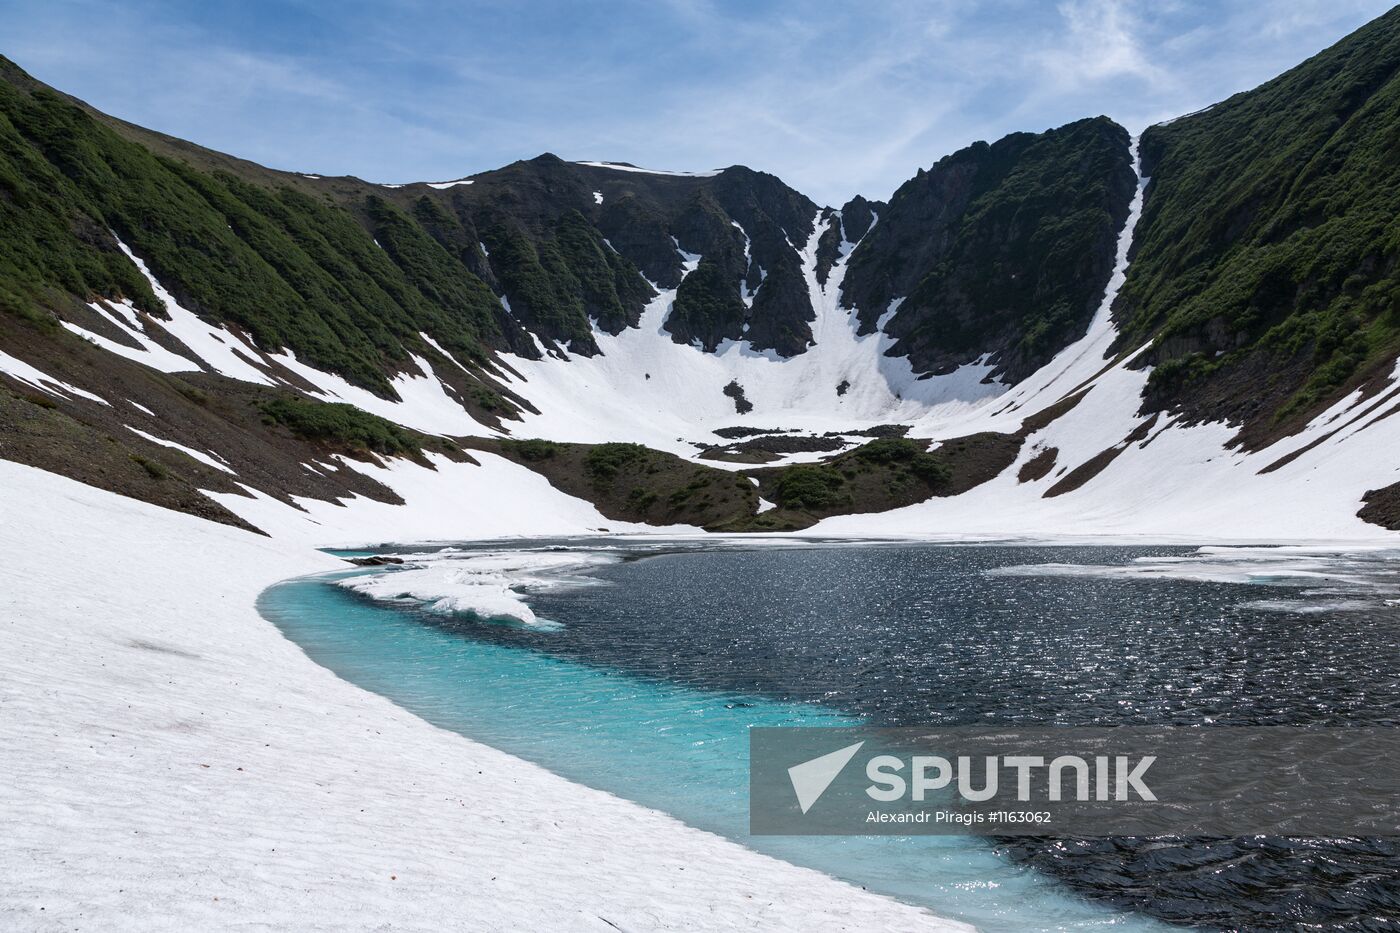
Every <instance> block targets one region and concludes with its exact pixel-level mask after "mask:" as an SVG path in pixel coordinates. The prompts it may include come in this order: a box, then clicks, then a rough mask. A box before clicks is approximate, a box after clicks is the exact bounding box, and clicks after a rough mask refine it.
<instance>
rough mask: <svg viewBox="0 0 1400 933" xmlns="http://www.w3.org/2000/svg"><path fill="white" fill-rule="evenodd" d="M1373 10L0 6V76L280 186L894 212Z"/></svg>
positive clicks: (1169, 3)
mask: <svg viewBox="0 0 1400 933" xmlns="http://www.w3.org/2000/svg"><path fill="white" fill-rule="evenodd" d="M1389 6H1390V4H1389V3H1385V2H1375V0H1277V2H1272V3H1261V2H1259V0H1140V2H1139V0H1061V2H1032V0H984V2H965V0H891V2H880V0H864V2H862V0H845V2H829V0H749V2H741V0H734V2H731V0H617V2H610V3H588V2H583V0H575V2H567V0H564V2H555V0H514V2H512V0H463V2H438V3H431V2H426V0H387V2H377V3H371V2H365V0H338V2H329V0H243V2H219V0H210V2H201V0H0V53H3V54H5V55H7V56H9V57H10V58H13V59H14V60H15V61H17V62H18V63H19V64H20V65H21V66H23V67H24V68H26V69H27V70H29V71H30V72H31V73H32V74H34V75H35V76H36V77H38V78H40V79H42V80H44V81H47V82H48V83H50V84H53V85H55V86H57V87H58V88H60V89H61V90H64V91H67V92H69V93H72V94H75V95H77V96H78V97H81V98H83V99H85V100H87V101H89V102H90V103H92V104H93V105H95V106H97V107H99V108H100V109H102V110H105V111H107V112H109V113H112V114H115V115H117V116H119V117H122V118H124V119H127V120H130V121H132V122H135V123H139V124H142V125H144V126H149V127H152V128H154V129H158V130H161V131H163V132H166V133H170V134H173V135H176V136H180V137H184V138H186V139H191V140H194V141H195V142H198V143H201V144H203V145H206V146H210V147H212V148H215V149H220V150H223V151H226V152H230V153H233V154H235V155H239V156H243V157H245V158H249V159H253V160H254V161H257V162H262V163H264V164H267V165H271V166H274V167H277V168H285V169H293V170H298V171H307V172H319V173H322V174H353V175H359V176H361V177H363V178H367V179H369V180H372V181H386V182H402V181H414V180H442V179H448V178H456V177H460V176H462V175H466V174H470V173H472V172H477V171H482V170H484V169H488V168H494V167H496V166H499V165H503V164H505V163H508V162H510V161H513V160H515V159H519V158H529V157H532V156H535V155H538V154H539V153H541V152H545V151H550V152H555V153H557V154H558V155H560V156H562V157H564V158H567V159H613V160H619V161H628V162H633V163H636V164H638V165H644V166H648V167H655V168H668V169H709V168H716V167H721V166H725V165H731V164H735V163H743V164H746V165H750V166H752V167H754V168H758V169H762V170H765V171H770V172H773V173H775V174H777V175H780V176H781V177H782V178H783V179H784V180H785V181H787V182H789V183H790V184H792V185H794V186H795V187H797V188H799V189H800V190H802V191H803V192H805V193H807V194H808V195H810V196H812V197H813V198H814V199H816V200H818V201H820V202H823V203H833V204H839V203H841V202H842V201H844V200H845V199H846V198H847V197H849V196H850V195H852V194H854V193H857V192H860V193H862V194H866V195H868V196H872V197H886V196H888V194H889V193H890V192H891V191H893V190H894V188H895V187H897V186H898V185H899V183H900V182H901V181H903V180H904V179H905V178H907V177H909V176H910V175H912V174H913V173H914V171H915V170H916V169H918V168H919V167H921V166H925V167H926V166H928V165H931V164H932V163H933V162H934V161H936V160H937V159H938V158H939V157H940V156H942V155H945V154H947V153H948V152H951V151H953V150H954V149H957V148H959V147H961V146H964V145H966V144H967V143H969V142H972V141H973V140H977V139H995V138H997V137H999V136H1001V135H1003V134H1005V133H1007V132H1011V131H1013V130H1041V129H1045V128H1047V127H1050V126H1056V125H1059V124H1061V123H1064V122H1067V121H1069V120H1073V119H1077V118H1079V117H1082V116H1091V115H1095V114H1099V113H1106V114H1108V115H1109V116H1111V117H1113V118H1114V119H1116V120H1118V121H1119V122H1120V123H1123V124H1124V125H1125V126H1127V127H1128V128H1129V129H1132V130H1134V131H1136V130H1138V129H1141V128H1142V127H1143V126H1145V125H1147V124H1148V123H1151V122H1154V121H1156V120H1160V119H1164V118H1166V117H1168V116H1173V115H1177V114H1180V113H1184V112H1189V111H1191V110H1196V109H1199V108H1201V107H1203V106H1206V105H1207V104H1210V103H1212V102H1214V101H1216V100H1219V99H1221V98H1223V97H1226V96H1228V95H1229V94H1231V93H1233V92H1235V91H1237V90H1243V89H1245V88H1249V87H1252V86H1254V85H1256V84H1258V83H1260V82H1261V81H1264V80H1267V79H1268V78H1270V77H1272V76H1273V75H1274V74H1276V73H1278V72H1279V71H1282V70H1285V69H1287V68H1288V67H1291V66H1292V65H1294V64H1296V63H1297V62H1299V61H1301V60H1302V59H1304V58H1306V57H1307V56H1309V55H1311V54H1313V53H1315V52H1317V51H1319V50H1320V49H1322V48H1325V47H1326V46H1327V45H1329V44H1331V43H1332V42H1334V41H1336V40H1337V39H1339V38H1341V37H1342V36H1343V35H1345V34H1346V33H1348V32H1350V31H1351V30H1353V29H1355V28H1356V27H1357V26H1360V25H1361V24H1362V23H1364V22H1366V21H1367V20H1369V19H1372V18H1373V17H1375V16H1378V15H1379V14H1381V13H1383V12H1384V11H1385V10H1386V9H1387V8H1389Z"/></svg>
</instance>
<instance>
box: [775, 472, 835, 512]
mask: <svg viewBox="0 0 1400 933" xmlns="http://www.w3.org/2000/svg"><path fill="white" fill-rule="evenodd" d="M844 483H845V480H844V479H843V478H842V477H841V474H840V473H837V472H836V471H835V470H830V469H826V468H824V467H816V466H795V467H791V468H789V469H788V470H786V471H784V473H783V475H782V477H781V478H780V479H779V480H778V504H779V505H781V506H783V507H784V508H789V509H818V508H822V507H824V506H828V505H834V504H835V503H837V502H839V501H841V499H842V496H841V494H840V493H839V492H838V490H839V489H840V488H841V486H842V485H843V484H844Z"/></svg>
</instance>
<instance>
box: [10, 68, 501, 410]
mask: <svg viewBox="0 0 1400 933" xmlns="http://www.w3.org/2000/svg"><path fill="white" fill-rule="evenodd" d="M0 202H3V204H4V207H5V210H3V211H0V234H3V236H4V240H5V247H6V248H5V250H4V251H3V255H2V256H0V298H3V303H4V304H5V305H6V306H7V307H9V308H10V309H12V310H20V311H23V310H24V309H25V308H30V307H33V306H34V305H35V304H48V305H50V306H53V305H55V304H59V303H60V302H59V299H58V296H59V295H61V294H68V295H72V296H75V297H76V298H78V299H81V300H88V299H90V298H93V297H98V296H103V297H108V298H121V297H125V298H130V299H131V300H132V301H133V302H134V303H135V304H136V305H137V306H138V307H140V308H142V309H143V310H146V311H148V312H150V313H152V314H155V315H157V316H161V314H162V311H163V309H162V308H161V307H160V303H159V302H158V301H157V299H156V298H155V296H154V295H153V294H152V293H151V291H150V288H149V286H148V285H147V284H146V283H145V281H144V280H143V279H142V277H141V276H140V274H139V272H138V271H137V270H136V269H135V267H134V266H133V265H132V264H131V262H130V261H129V260H128V259H127V258H126V257H125V256H124V255H123V254H122V253H121V251H120V250H119V249H118V247H117V244H116V242H115V240H114V239H113V236H112V233H115V234H116V235H117V236H120V237H121V238H122V240H123V241H125V242H126V243H127V245H128V246H129V247H130V248H131V249H132V250H133V251H134V252H135V253H136V254H137V255H138V256H140V257H141V258H142V259H144V260H145V261H146V263H147V264H148V265H149V267H150V269H151V271H152V272H153V273H154V274H155V276H156V277H157V278H158V279H160V281H161V282H162V284H164V285H165V286H166V287H167V288H169V289H170V290H171V292H172V293H173V294H174V295H175V297H176V298H177V299H178V300H179V301H180V302H181V303H182V304H184V305H186V306H187V307H189V308H190V309H191V310H193V311H195V312H196V313H198V314H201V315H203V316H206V317H208V318H211V319H213V320H216V321H222V322H228V323H231V324H235V325H237V326H239V327H241V328H243V329H244V330H246V331H247V332H248V333H249V334H250V335H251V336H252V338H253V339H254V340H255V341H256V342H257V343H258V345H259V346H261V347H263V348H265V349H268V350H276V349H281V348H288V349H290V350H292V351H293V352H295V353H296V354H297V356H298V357H299V358H301V359H303V360H305V361H306V362H308V363H310V364H312V365H314V366H317V367H320V368H323V369H327V370H330V371H332V372H336V373H339V374H341V375H343V376H345V377H346V378H347V379H349V380H350V381H352V382H355V383H356V384H358V385H361V386H364V387H366V388H369V389H371V390H373V391H376V392H378V393H380V394H382V395H385V396H390V395H392V389H391V388H390V386H389V382H388V379H387V375H386V374H387V373H388V372H392V371H393V370H394V369H396V368H399V367H401V366H404V365H405V364H407V362H408V354H409V352H411V351H413V350H419V349H421V341H420V340H419V338H418V336H417V335H418V333H419V332H420V331H422V332H426V333H428V334H429V335H430V336H432V337H433V338H434V339H436V340H438V341H439V342H441V343H442V344H443V345H444V346H447V347H449V348H452V349H454V350H458V351H461V352H462V353H463V354H464V355H465V356H466V357H467V358H468V359H471V358H477V357H480V356H481V355H482V353H483V346H484V345H499V343H500V329H499V327H497V326H496V324H495V321H494V319H493V317H492V313H491V312H490V310H489V308H488V303H487V300H486V294H488V293H489V290H487V289H485V286H484V285H481V283H480V282H479V281H475V282H474V281H472V279H473V278H474V277H473V276H471V274H470V273H469V272H467V271H466V270H465V269H462V268H460V266H459V265H458V266H457V267H456V268H454V265H456V264H455V263H454V261H453V260H452V258H451V257H450V256H449V255H448V254H446V253H445V252H442V251H441V250H438V251H437V252H434V251H432V250H431V249H429V248H428V244H427V243H426V242H423V238H416V239H415V238H413V237H412V236H411V235H410V234H409V233H407V232H406V228H405V227H404V222H406V221H407V218H406V216H404V215H399V216H398V217H395V216H393V214H392V209H391V208H389V207H388V206H387V205H385V204H384V203H382V202H380V203H371V204H369V205H368V206H367V210H368V212H369V213H370V214H371V215H373V216H374V218H375V219H376V222H377V223H379V224H380V225H381V226H382V227H383V228H384V229H385V231H386V236H388V237H389V238H390V240H391V241H392V247H393V250H394V252H393V254H392V255H391V253H390V252H389V249H387V248H386V249H381V248H380V247H378V246H376V245H375V243H374V240H373V239H372V238H371V236H370V233H369V232H368V231H367V230H366V229H365V228H364V226H362V225H361V224H360V223H359V222H358V221H357V219H356V218H355V216H354V215H353V214H351V213H350V212H349V211H347V210H345V209H344V208H343V207H340V206H337V205H336V204H334V203H332V202H330V201H329V200H325V199H320V198H316V197H312V196H310V195H307V194H304V193H302V192H300V191H298V190H295V189H294V188H291V187H281V188H270V187H265V186H263V185H259V184H252V183H250V182H248V181H245V180H242V179H240V178H238V177H236V176H234V175H232V174H229V173H225V172H204V171H200V170H197V169H195V168H193V167H191V166H190V165H189V164H187V163H185V162H181V161H177V160H174V159H169V158H164V157H161V156H158V155H155V154H154V153H152V152H151V151H150V150H148V149H147V148H145V147H143V146H141V145H138V144H136V143H133V142H131V141H129V140H127V139H125V138H123V137H122V136H121V135H119V134H118V133H117V132H115V131H114V130H113V129H111V128H110V127H108V126H107V125H105V124H103V123H101V122H99V121H98V120H96V119H95V118H94V117H93V116H91V115H90V114H89V113H88V112H86V111H85V110H83V109H82V108H81V107H79V106H78V105H76V104H74V103H72V102H70V101H68V100H67V99H65V98H63V97H62V96H61V95H58V94H56V93H54V92H52V91H49V90H47V89H45V88H42V87H30V86H28V85H27V84H26V83H25V79H23V76H22V74H21V73H19V72H18V70H17V69H15V68H14V67H13V66H12V65H10V64H9V63H8V62H3V61H0ZM396 258H399V259H401V260H402V264H396V261H395V260H396ZM449 280H456V285H457V287H456V288H448V287H447V282H448V281H449ZM420 285H421V286H422V288H421V289H420ZM425 291H426V292H427V293H428V294H427V295H425ZM69 300H71V299H69Z"/></svg>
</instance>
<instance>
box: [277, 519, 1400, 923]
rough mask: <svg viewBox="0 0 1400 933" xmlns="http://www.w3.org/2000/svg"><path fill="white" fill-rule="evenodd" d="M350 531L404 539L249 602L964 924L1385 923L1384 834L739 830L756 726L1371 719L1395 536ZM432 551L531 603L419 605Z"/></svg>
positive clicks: (1393, 863)
mask: <svg viewBox="0 0 1400 933" xmlns="http://www.w3.org/2000/svg"><path fill="white" fill-rule="evenodd" d="M375 553H381V554H397V555H400V556H402V557H404V559H405V560H406V563H405V564H404V565H403V566H402V567H387V568H372V569H355V570H351V571H346V572H343V573H339V574H332V575H323V576H319V577H310V578H303V579H299V580H293V581H289V582H287V583H283V584H280V585H278V586H275V587H273V588H271V589H269V590H268V591H266V592H265V593H264V594H263V596H262V598H261V600H260V602H259V610H260V611H261V612H262V614H263V615H264V616H265V617H266V618H268V619H269V620H271V621H272V622H273V623H274V624H276V625H277V626H278V627H279V628H280V629H281V630H282V631H283V632H284V633H285V634H286V635H287V637H288V638H290V639H291V640H292V641H294V642H295V643H297V644H298V645H300V646H301V647H302V648H303V649H304V650H305V651H306V653H307V654H308V655H309V656H310V657H311V658H312V659H313V660H315V661H316V662H317V663H319V664H321V665H323V666H325V667H327V668H329V669H330V670H332V671H334V672H335V673H336V674H338V675H339V676H341V677H342V678H344V679H346V680H348V681H350V682H352V683H355V684H357V685H359V686H361V687H363V688H365V689H368V690H371V691H373V692H376V693H379V694H381V695H383V696H386V697H388V698H389V699H391V700H393V701H394V702H396V703H398V704H399V705H400V706H402V707H404V708H405V709H408V710H410V711H411V712H413V713H415V714H417V715H419V716H421V717H422V718H424V719H426V720H428V721H429V722H432V723H434V724H436V725H439V726H442V727H444V728H448V729H452V730H454V731H457V732H459V733H461V734H463V735H465V736H468V737H470V738H472V739H475V740H478V741H481V742H484V743H486V744H488V745H491V746H494V747H496V748H500V749H502V750H504V751H507V752H510V753H513V754H515V755H518V756H520V757H522V758H525V759H528V760H530V761H534V762H537V763H539V764H541V765H543V766H544V767H546V768H548V769H550V770H552V771H554V772H556V773H558V774H560V775H562V776H564V777H566V778H569V779H571V780H574V781H577V782H579V783H582V784H586V785H589V786H593V787H597V788H600V789H603V790H606V791H609V792H612V793H615V794H617V795H619V796H622V797H626V798H629V799H631V800H635V801H637V802H639V803H641V804H644V805H646V806H650V807H654V808H656V809H659V810H663V811H665V812H668V813H671V814H673V815H674V816H676V817H677V818H679V819H681V820H683V821H685V822H686V823H689V824H691V825H693V826H696V827H699V828H701V829H706V830H710V831H713V832H716V833H719V834H722V835H725V836H728V837H730V838H733V839H736V840H738V841H740V842H742V843H743V844H745V845H747V846H749V847H751V848H754V849H757V850H759V851H762V852H766V853H769V854H772V855H775V856H777V857H779V858H783V859H785V860H787V861H790V862H794V863H797V864H801V865H807V866H810V867H813V868H817V869H819V870H822V871H825V872H827V873H829V874H831V875H834V876H836V877H839V878H843V879H846V880H848V881H851V882H853V883H856V884H859V885H862V886H864V887H866V888H868V889H870V890H874V891H879V892H882V893H886V894H889V895H891V896H893V897H896V898H899V899H901V900H904V901H908V902H911V903H915V904H920V905H924V906H927V907H928V908H929V909H930V910H932V911H933V912H934V913H936V914H939V915H941V916H947V917H954V918H957V919H961V920H965V921H968V922H970V923H973V924H975V925H977V926H978V927H980V928H983V929H988V930H1032V929H1040V930H1050V929H1090V928H1097V927H1112V928H1114V929H1130V930H1136V929H1153V928H1158V927H1161V926H1163V923H1162V921H1168V922H1171V923H1175V924H1187V925H1194V926H1201V927H1204V928H1210V929H1218V928H1259V927H1262V926H1291V925H1293V924H1297V923H1314V924H1318V925H1321V926H1322V927H1325V928H1329V927H1330V928H1342V927H1346V928H1355V927H1356V926H1358V925H1363V924H1365V923H1367V922H1368V921H1370V922H1372V923H1375V924H1376V925H1377V926H1381V925H1383V924H1384V921H1385V920H1386V919H1388V920H1389V921H1390V922H1392V923H1394V922H1396V921H1397V920H1400V844H1397V840H1374V839H1373V840H1325V841H1319V840H1286V839H1277V838H1269V837H1259V838H1251V839H1238V840H1201V839H1178V838H1169V839H1151V840H1147V839H1099V840H1077V841H1072V840H1048V839H1020V840H1014V841H1012V840H995V839H988V838H974V837H955V836H945V837H910V838H903V837H750V836H748V834H747V823H748V814H747V793H748V769H747V752H748V738H747V731H748V728H749V727H750V726H755V725H855V724H876V725H922V724H934V725H997V724H1019V725H1030V724H1035V725H1076V726H1081V725H1147V724H1163V723H1170V724H1180V725H1217V724H1218V725H1301V724H1327V725H1337V726H1350V725H1395V724H1397V721H1400V608H1397V607H1396V606H1395V605H1393V604H1392V602H1391V600H1393V599H1395V598H1396V597H1397V596H1400V583H1397V582H1396V581H1395V580H1394V577H1395V571H1394V570H1393V569H1392V568H1394V567H1396V566H1400V565H1397V564H1396V563H1395V561H1396V557H1397V555H1395V554H1393V553H1389V552H1377V551H1361V552H1340V553H1329V552H1326V551H1316V550H1302V549H1286V548H1285V549H1274V548H1205V549H1197V548H1194V547H1184V546H1165V547H1164V546H1146V545H1134V546H1121V545H1113V546H1108V545H1104V546H1084V545H1076V546H1043V545H1038V546H1030V545H1013V544H976V545H946V544H908V543H869V542H840V541H832V542H809V543H797V542H791V541H788V542H783V543H782V544H771V543H751V542H749V543H746V542H744V541H734V540H732V539H731V540H725V541H711V540H706V541H695V540H678V541H661V540H657V539H625V538H621V539H620V538H609V539H582V540H574V541H566V540H559V541H538V540H533V541H526V542H517V543H515V544H512V545H503V544H502V543H500V542H494V543H482V544H471V543H463V544H457V545H453V546H450V547H446V548H444V547H443V546H441V545H434V546H432V547H430V548H425V547H387V546H386V547H383V548H380V549H376V551H375ZM501 555H505V558H506V564H507V565H511V566H516V565H518V566H516V569H515V570H512V569H510V568H509V567H508V568H507V570H506V571H504V572H502V571H501V570H500V567H501V566H502V565H501V563H500V558H501ZM537 558H538V559H541V560H543V561H544V562H545V564H544V569H542V570H538V571H533V572H531V571H528V568H529V567H530V566H531V562H532V561H533V560H535V559H537ZM512 562H514V564H512ZM482 567H486V568H487V569H485V570H483V569H480V568H482ZM519 567H524V568H527V569H526V571H524V572H521V571H519V569H518V568H519ZM415 568H416V569H415ZM409 573H416V577H417V578H421V577H424V576H425V575H426V576H427V577H428V580H429V583H428V584H426V587H427V589H426V591H425V590H424V587H425V584H422V583H421V581H420V582H419V583H417V584H415V587H413V589H414V591H415V592H414V596H413V597H412V598H407V597H403V596H402V594H396V596H395V597H392V598H381V599H370V598H367V597H366V596H364V595H361V594H359V593H356V592H353V591H351V590H350V589H347V588H346V587H345V586H343V585H341V584H342V582H344V581H345V580H346V579H347V578H354V579H356V580H360V581H363V579H365V578H367V577H369V578H373V577H377V576H378V575H382V577H379V581H380V582H383V583H385V584H386V585H387V586H388V590H386V592H392V591H393V582H394V575H395V574H409ZM434 575H437V576H434ZM438 577H440V578H441V580H442V581H443V593H445V594H446V593H460V592H461V591H462V590H461V586H460V583H461V581H462V580H467V581H476V580H477V579H478V577H481V578H483V579H486V580H487V581H490V580H496V581H499V580H500V579H504V580H505V581H506V583H507V584H508V585H511V586H514V587H515V588H516V592H518V593H519V594H520V597H521V598H523V601H524V603H525V604H526V605H527V606H528V608H529V610H530V611H531V612H532V613H533V615H534V616H536V617H538V618H537V619H536V620H535V623H534V624H524V623H522V622H520V621H518V620H515V619H510V618H505V617H502V616H500V615H492V614H490V613H487V614H482V613H478V612H473V611H470V610H469V609H465V608H464V601H462V600H458V601H457V602H456V603H453V604H452V605H449V606H445V605H444V604H437V603H436V601H435V600H434V599H433V598H432V596H433V595H434V591H433V589H432V585H431V584H432V581H433V580H434V579H437V578H438ZM399 579H403V580H408V579H410V576H401V577H399ZM469 592H474V590H470V589H469ZM465 604H466V605H470V604H471V599H470V598H469V599H466V600H465ZM482 605H483V606H489V605H491V602H490V601H489V600H488V601H486V602H483V603H482Z"/></svg>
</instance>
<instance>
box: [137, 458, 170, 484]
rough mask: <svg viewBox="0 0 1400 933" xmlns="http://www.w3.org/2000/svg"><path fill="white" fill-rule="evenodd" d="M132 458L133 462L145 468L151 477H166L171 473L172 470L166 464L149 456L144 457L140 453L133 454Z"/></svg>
mask: <svg viewBox="0 0 1400 933" xmlns="http://www.w3.org/2000/svg"><path fill="white" fill-rule="evenodd" d="M131 459H132V462H134V463H136V464H137V465H138V466H140V467H141V469H143V470H145V471H146V473H147V474H149V475H150V477H151V479H165V477H166V476H168V475H169V472H170V471H169V470H167V469H166V468H165V464H163V463H159V462H157V461H155V460H152V459H150V458H149V457H143V456H141V455H140V454H132V455H131Z"/></svg>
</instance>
